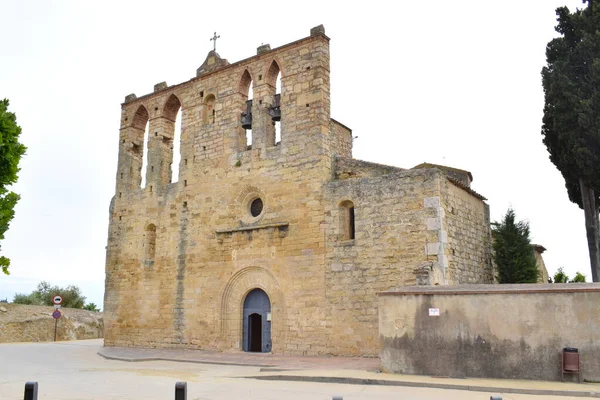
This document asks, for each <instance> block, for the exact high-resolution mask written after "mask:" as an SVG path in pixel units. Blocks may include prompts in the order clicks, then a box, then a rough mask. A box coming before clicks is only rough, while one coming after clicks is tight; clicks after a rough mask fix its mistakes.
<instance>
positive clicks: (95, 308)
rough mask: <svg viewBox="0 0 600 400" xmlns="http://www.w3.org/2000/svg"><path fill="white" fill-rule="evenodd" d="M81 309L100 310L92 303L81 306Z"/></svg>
mask: <svg viewBox="0 0 600 400" xmlns="http://www.w3.org/2000/svg"><path fill="white" fill-rule="evenodd" d="M83 309H84V310H88V311H100V309H99V308H98V306H97V305H96V304H94V303H89V304H86V305H85V306H83Z"/></svg>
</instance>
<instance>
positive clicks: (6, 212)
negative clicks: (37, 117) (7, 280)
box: [0, 99, 27, 275]
mask: <svg viewBox="0 0 600 400" xmlns="http://www.w3.org/2000/svg"><path fill="white" fill-rule="evenodd" d="M20 134H21V127H20V126H19V125H17V117H16V116H15V114H14V113H11V112H9V111H8V100H7V99H4V100H0V240H3V239H4V233H5V232H6V231H7V230H8V226H9V224H10V221H11V220H12V219H13V217H14V216H15V210H14V208H15V204H17V201H19V195H18V194H16V193H15V192H12V191H9V190H8V188H7V187H9V186H10V185H12V184H13V183H15V182H16V181H17V178H18V177H17V173H18V172H19V161H20V160H21V156H22V155H23V154H25V150H27V148H26V147H25V146H24V145H22V144H21V143H19V135H20ZM9 266H10V259H8V258H7V257H4V256H0V267H1V268H2V272H4V273H5V274H6V275H8V267H9Z"/></svg>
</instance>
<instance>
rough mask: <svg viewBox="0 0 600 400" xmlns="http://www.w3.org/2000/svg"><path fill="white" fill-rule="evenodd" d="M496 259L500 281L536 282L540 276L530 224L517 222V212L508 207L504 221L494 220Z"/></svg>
mask: <svg viewBox="0 0 600 400" xmlns="http://www.w3.org/2000/svg"><path fill="white" fill-rule="evenodd" d="M492 231H493V234H494V244H493V247H494V261H495V263H496V266H497V267H498V282H499V283H536V282H537V280H538V276H539V271H538V269H537V265H536V260H535V255H534V253H533V246H531V243H530V239H529V224H528V223H527V222H525V221H519V222H515V212H514V211H513V210H512V209H510V208H509V209H508V211H507V212H506V215H505V216H504V218H503V219H502V222H493V223H492Z"/></svg>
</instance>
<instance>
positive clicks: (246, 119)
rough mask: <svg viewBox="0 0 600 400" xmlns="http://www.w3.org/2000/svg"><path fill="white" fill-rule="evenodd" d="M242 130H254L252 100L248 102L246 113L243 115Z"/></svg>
mask: <svg viewBox="0 0 600 400" xmlns="http://www.w3.org/2000/svg"><path fill="white" fill-rule="evenodd" d="M242 128H244V129H252V100H248V101H246V112H243V113H242Z"/></svg>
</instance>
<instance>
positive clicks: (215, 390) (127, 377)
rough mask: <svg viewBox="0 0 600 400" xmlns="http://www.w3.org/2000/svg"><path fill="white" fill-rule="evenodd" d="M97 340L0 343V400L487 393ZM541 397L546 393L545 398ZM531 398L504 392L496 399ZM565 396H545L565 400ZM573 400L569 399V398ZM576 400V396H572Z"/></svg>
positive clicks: (464, 397) (477, 397) (463, 399)
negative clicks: (112, 356) (131, 351)
mask: <svg viewBox="0 0 600 400" xmlns="http://www.w3.org/2000/svg"><path fill="white" fill-rule="evenodd" d="M101 346H102V340H86V341H77V342H58V343H16V344H13V343H11V344H0V399H2V400H4V399H6V400H16V399H23V392H24V386H25V382H26V381H37V382H38V383H39V393H38V399H39V400H89V399H97V400H112V399H119V400H136V399H144V400H153V399H156V400H159V399H160V400H167V399H174V398H175V395H174V394H175V382H177V381H187V382H188V400H206V399H215V400H217V399H243V400H250V399H264V400H270V399H273V400H275V399H277V400H281V399H285V400H300V399H302V400H326V399H331V398H332V396H334V395H335V396H343V398H344V400H358V399H369V400H371V399H374V400H379V399H381V400H384V399H386V400H387V399H390V400H391V399H394V400H405V399H406V400H408V399H410V400H441V399H444V400H459V399H460V400H488V399H489V398H490V396H491V395H492V393H483V392H469V391H460V390H445V389H428V388H409V387H392V386H374V385H345V384H329V383H312V382H287V381H262V380H256V379H250V378H244V377H247V376H252V375H260V368H258V367H248V366H229V365H213V364H196V363H183V362H170V361H148V362H124V361H114V360H106V359H104V358H102V357H100V356H98V355H97V352H98V350H99V349H100V348H101ZM545 397H546V398H548V396H545ZM523 399H537V400H541V399H542V397H540V396H532V395H522V394H511V395H508V396H507V395H504V396H503V400H523ZM566 399H571V398H569V397H551V398H550V400H566ZM572 399H576V398H572ZM577 399H581V398H577Z"/></svg>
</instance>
